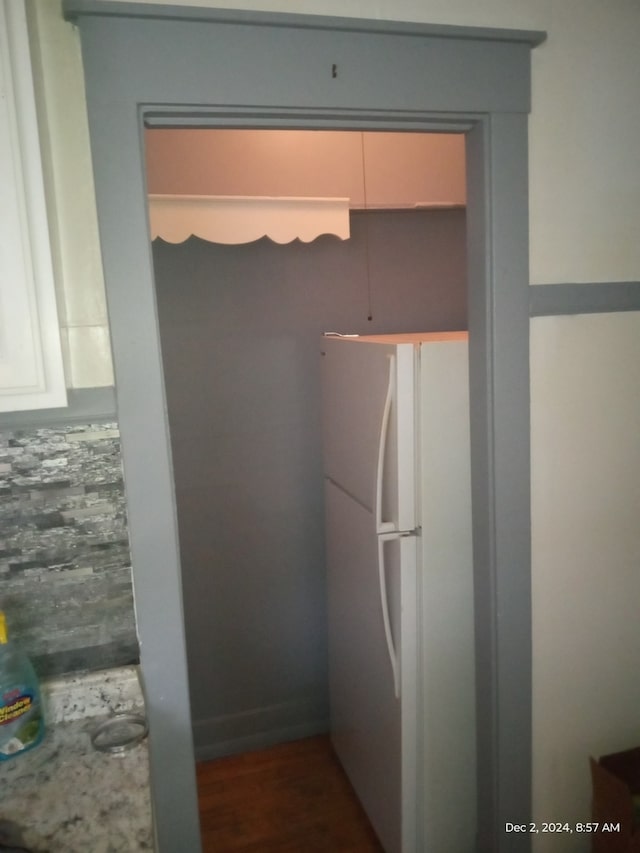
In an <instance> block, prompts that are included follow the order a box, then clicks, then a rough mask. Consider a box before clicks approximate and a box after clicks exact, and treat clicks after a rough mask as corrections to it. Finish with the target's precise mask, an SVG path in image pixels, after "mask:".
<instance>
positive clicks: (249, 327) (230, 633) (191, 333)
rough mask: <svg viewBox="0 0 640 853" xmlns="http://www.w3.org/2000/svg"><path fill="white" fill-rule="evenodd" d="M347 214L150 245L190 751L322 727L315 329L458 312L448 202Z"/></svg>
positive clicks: (462, 289) (457, 224)
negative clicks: (228, 240) (245, 235)
mask: <svg viewBox="0 0 640 853" xmlns="http://www.w3.org/2000/svg"><path fill="white" fill-rule="evenodd" d="M351 223H352V224H351V228H352V236H351V238H350V239H349V240H347V241H344V242H342V241H340V240H338V239H337V238H335V237H321V238H320V239H318V240H316V241H314V242H313V243H310V244H303V243H299V242H297V241H296V242H294V243H292V244H288V245H285V246H281V245H277V244H274V243H272V242H271V241H270V240H267V239H263V240H260V241H258V242H256V243H252V244H248V245H244V246H217V245H213V244H209V243H205V242H203V241H200V240H197V239H193V238H192V239H191V240H189V241H188V242H186V243H184V244H182V245H177V246H173V245H169V244H166V243H163V242H161V241H156V242H155V244H154V249H153V255H154V264H155V276H156V286H157V294H158V312H159V321H160V330H161V341H162V351H163V360H164V370H165V382H166V391H167V400H168V406H169V422H170V428H171V439H172V451H173V462H174V476H175V483H176V497H177V506H178V524H179V533H180V548H181V562H182V575H183V596H184V608H185V624H186V636H187V648H188V662H189V673H190V688H191V708H192V718H193V721H194V738H195V745H196V750H197V752H198V754H200V755H206V756H212V755H217V754H223V753H225V752H229V751H235V750H238V749H242V748H244V747H247V746H253V745H256V744H262V743H268V742H273V741H277V740H279V739H282V738H287V737H292V736H297V735H301V734H305V733H310V732H312V731H321V730H324V729H325V728H326V726H327V704H326V690H327V685H326V625H325V569H324V518H323V496H322V495H323V493H322V457H321V436H320V426H319V424H320V389H319V377H318V341H319V335H320V334H321V332H322V331H324V330H327V329H332V330H339V331H351V332H354V331H355V332H360V333H366V332H378V331H385V332H400V331H417V330H437V329H443V328H466V272H465V265H466V252H465V213H464V211H463V210H449V211H412V212H407V211H393V212H389V211H386V212H381V211H378V212H369V213H364V214H352V218H351ZM367 245H368V246H369V270H370V273H369V282H368V281H367ZM370 306H371V309H372V316H373V319H372V321H368V320H367V316H368V314H369V310H370Z"/></svg>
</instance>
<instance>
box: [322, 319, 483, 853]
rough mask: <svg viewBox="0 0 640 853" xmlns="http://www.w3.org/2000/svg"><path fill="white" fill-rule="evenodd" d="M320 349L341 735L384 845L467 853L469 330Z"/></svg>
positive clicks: (332, 341)
mask: <svg viewBox="0 0 640 853" xmlns="http://www.w3.org/2000/svg"><path fill="white" fill-rule="evenodd" d="M321 351H322V359H321V371H322V394H323V438H324V474H325V500H326V523H327V577H328V603H329V684H330V702H331V737H332V742H333V745H334V748H335V751H336V753H337V755H338V757H339V759H340V761H341V763H342V765H343V767H344V769H345V771H346V773H347V775H348V776H349V778H350V780H351V783H352V785H353V787H354V789H355V791H356V793H357V795H358V797H359V799H360V801H361V803H362V805H363V807H364V809H365V811H366V812H367V814H368V816H369V819H370V821H371V823H372V825H373V827H374V829H375V831H376V833H377V834H378V837H379V839H380V841H381V843H382V846H383V847H384V849H385V851H386V853H472V851H473V850H474V847H475V827H476V817H475V802H476V776H475V764H476V762H475V676H474V672H475V660H474V629H473V572H472V550H471V487H470V471H469V467H470V461H469V459H470V447H469V387H468V385H469V383H468V340H467V333H466V332H441V333H428V334H410V335H378V336H361V337H358V336H334V335H327V336H325V337H323V339H322V345H321Z"/></svg>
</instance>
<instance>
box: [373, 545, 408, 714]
mask: <svg viewBox="0 0 640 853" xmlns="http://www.w3.org/2000/svg"><path fill="white" fill-rule="evenodd" d="M402 535H403V534H401V533H387V534H382V535H381V536H378V575H379V579H380V603H381V605H382V622H383V624H384V636H385V639H386V641H387V651H388V652H389V661H390V662H391V671H392V673H393V692H394V693H395V697H396V699H399V698H400V667H399V664H398V654H397V652H396V647H395V644H394V642H393V634H392V633H391V620H390V618H389V598H388V595H387V575H386V569H385V561H384V545H385V542H390V541H392V540H393V539H399V538H400V536H402Z"/></svg>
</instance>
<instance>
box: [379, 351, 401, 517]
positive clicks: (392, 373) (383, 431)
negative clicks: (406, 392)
mask: <svg viewBox="0 0 640 853" xmlns="http://www.w3.org/2000/svg"><path fill="white" fill-rule="evenodd" d="M395 377H396V359H395V356H394V355H389V380H388V382H387V393H386V396H385V400H384V408H383V409H382V420H381V422H380V439H379V441H378V466H377V468H376V530H377V531H378V533H391V532H393V531H394V530H395V525H394V524H393V522H392V521H383V520H382V490H383V485H384V482H383V481H384V456H385V451H386V449H387V437H388V435H389V418H390V415H391V403H392V402H393V398H394V395H395V385H396V382H395Z"/></svg>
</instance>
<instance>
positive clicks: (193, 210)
mask: <svg viewBox="0 0 640 853" xmlns="http://www.w3.org/2000/svg"><path fill="white" fill-rule="evenodd" d="M149 220H150V228H151V239H152V240H155V239H156V237H160V238H161V239H162V240H165V241H166V242H168V243H182V242H184V241H185V240H187V239H188V238H189V237H191V236H195V237H200V238H202V239H203V240H208V241H210V242H212V243H227V244H239V243H251V242H253V241H254V240H259V239H260V238H261V237H269V238H270V239H271V240H273V241H274V242H275V243H290V242H291V241H292V240H301V241H302V242H303V243H310V242H311V241H312V240H315V239H316V237H319V236H320V235H321V234H334V235H336V236H337V237H339V238H340V239H341V240H346V239H348V237H349V199H348V198H286V197H277V198H275V197H267V196H205V195H150V196H149Z"/></svg>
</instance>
